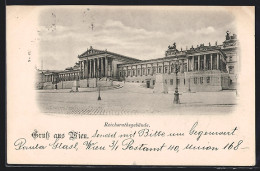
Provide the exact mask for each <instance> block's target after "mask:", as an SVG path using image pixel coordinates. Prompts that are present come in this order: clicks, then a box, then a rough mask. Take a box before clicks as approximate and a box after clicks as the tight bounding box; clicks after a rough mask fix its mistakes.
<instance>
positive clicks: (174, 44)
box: [168, 42, 176, 49]
mask: <svg viewBox="0 0 260 171" xmlns="http://www.w3.org/2000/svg"><path fill="white" fill-rule="evenodd" d="M168 49H176V43H175V42H174V43H173V44H172V46H170V45H169V46H168Z"/></svg>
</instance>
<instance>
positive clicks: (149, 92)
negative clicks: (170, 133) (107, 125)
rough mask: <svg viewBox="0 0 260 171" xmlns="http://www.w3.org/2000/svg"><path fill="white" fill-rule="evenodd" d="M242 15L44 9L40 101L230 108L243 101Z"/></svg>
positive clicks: (78, 109) (59, 108)
mask: <svg viewBox="0 0 260 171" xmlns="http://www.w3.org/2000/svg"><path fill="white" fill-rule="evenodd" d="M104 14H105V15H104ZM118 14H120V16H119V15H118ZM205 16H207V17H205ZM235 19H236V18H235V16H234V15H233V14H232V13H230V12H229V11H226V10H225V8H219V9H218V10H216V11H209V10H189V11H185V12H184V11H183V10H182V9H180V8H174V10H172V9H166V10H164V8H160V9H158V8H142V9H141V8H140V7H138V8H132V7H129V8H127V9H126V8H124V9H122V8H109V7H107V8H106V9H105V10H104V9H103V8H97V7H95V8H88V7H86V8H82V9H80V10H73V9H72V10H70V9H60V8H51V7H50V8H48V9H45V10H42V11H40V14H39V18H38V20H39V30H37V32H38V38H37V40H36V41H37V42H38V44H39V52H38V53H39V54H38V55H39V58H38V59H37V60H38V62H37V65H36V70H35V72H36V74H37V76H36V77H37V78H36V83H35V89H36V90H37V94H38V98H37V102H38V103H39V107H40V109H41V111H42V112H44V113H66V114H82V115H84V114H85V115H107V114H115V115H124V114H138V113H146V114H162V113H165V114H167V113H168V114H172V113H173V114H180V113H183V112H187V111H193V112H194V111H196V112H198V113H200V112H204V113H205V112H210V111H214V112H220V113H230V112H232V111H233V109H234V108H235V107H236V105H237V100H238V99H239V90H238V85H239V82H238V77H239V72H240V58H241V55H240V45H239V35H237V28H236V27H237V26H236V21H235ZM147 21H150V22H148V23H147ZM194 21H196V22H194Z"/></svg>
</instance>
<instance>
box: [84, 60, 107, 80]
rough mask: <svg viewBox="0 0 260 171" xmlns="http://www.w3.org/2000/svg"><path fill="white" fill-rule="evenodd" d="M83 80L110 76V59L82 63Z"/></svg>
mask: <svg viewBox="0 0 260 171" xmlns="http://www.w3.org/2000/svg"><path fill="white" fill-rule="evenodd" d="M80 72H81V77H80V78H81V79H86V78H98V77H107V76H108V57H101V58H95V59H86V60H83V61H80Z"/></svg>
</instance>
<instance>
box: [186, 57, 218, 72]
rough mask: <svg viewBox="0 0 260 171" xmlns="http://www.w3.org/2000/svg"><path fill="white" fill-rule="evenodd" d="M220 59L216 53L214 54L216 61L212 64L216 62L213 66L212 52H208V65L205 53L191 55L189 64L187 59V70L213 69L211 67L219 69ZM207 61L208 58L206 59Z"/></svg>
mask: <svg viewBox="0 0 260 171" xmlns="http://www.w3.org/2000/svg"><path fill="white" fill-rule="evenodd" d="M195 57H197V62H195ZM201 58H203V64H202V65H201V61H202V59H201ZM219 59H220V55H219V54H218V53H217V54H216V61H215V62H214V64H215V63H216V67H215V68H214V67H213V54H210V62H208V64H210V66H207V56H206V55H198V56H192V57H191V64H189V60H188V61H187V62H188V70H189V71H199V70H213V69H217V70H219V63H220V62H219V61H220V60H219ZM208 61H209V60H208Z"/></svg>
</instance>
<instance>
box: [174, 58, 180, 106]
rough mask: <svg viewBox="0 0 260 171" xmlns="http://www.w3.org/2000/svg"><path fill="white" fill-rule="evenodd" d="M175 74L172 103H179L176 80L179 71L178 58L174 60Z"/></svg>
mask: <svg viewBox="0 0 260 171" xmlns="http://www.w3.org/2000/svg"><path fill="white" fill-rule="evenodd" d="M174 68H175V76H176V87H175V92H174V100H173V103H174V104H180V98H179V92H178V82H177V80H178V79H177V76H178V72H179V62H178V60H177V61H176V62H175V67H174Z"/></svg>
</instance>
